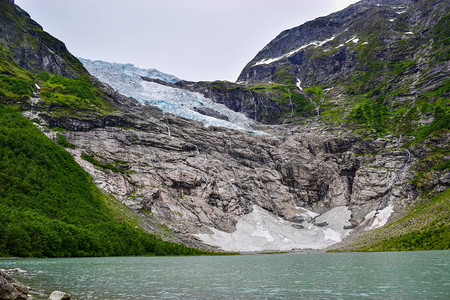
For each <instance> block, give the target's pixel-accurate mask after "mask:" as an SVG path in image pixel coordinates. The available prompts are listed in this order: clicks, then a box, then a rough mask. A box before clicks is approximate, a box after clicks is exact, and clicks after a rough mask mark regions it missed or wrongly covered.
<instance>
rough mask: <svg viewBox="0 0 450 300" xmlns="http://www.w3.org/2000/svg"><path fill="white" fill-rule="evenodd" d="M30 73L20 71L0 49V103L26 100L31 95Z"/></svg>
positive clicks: (31, 81)
mask: <svg viewBox="0 0 450 300" xmlns="http://www.w3.org/2000/svg"><path fill="white" fill-rule="evenodd" d="M33 82H34V80H33V78H32V76H31V73H30V72H28V71H27V70H25V69H22V68H21V67H19V65H17V64H16V63H15V62H14V60H13V59H12V58H11V57H10V56H9V55H8V52H7V51H6V49H4V48H3V47H0V103H7V102H10V101H14V102H18V101H24V100H27V99H28V98H29V97H30V96H31V95H32V94H33V91H34V90H33V85H34V84H33Z"/></svg>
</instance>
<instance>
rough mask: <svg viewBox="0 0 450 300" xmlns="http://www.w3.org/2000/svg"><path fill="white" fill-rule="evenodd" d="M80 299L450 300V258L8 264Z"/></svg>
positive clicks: (25, 278) (42, 288)
mask: <svg viewBox="0 0 450 300" xmlns="http://www.w3.org/2000/svg"><path fill="white" fill-rule="evenodd" d="M0 268H2V269H13V268H20V269H22V270H23V271H26V272H23V271H21V272H17V271H11V274H12V275H13V276H14V277H15V278H17V279H18V280H20V281H22V282H23V283H25V284H26V285H28V286H31V287H33V288H35V289H36V291H34V293H37V295H35V297H37V299H46V298H48V295H49V294H50V293H51V292H52V291H54V290H62V291H64V292H67V293H69V294H71V295H72V299H102V300H104V299H408V300H409V299H450V251H424V252H386V253H336V254H334V253H333V254H279V255H241V256H224V257H218V256H214V257H206V256H204V257H107V258H56V259H5V260H0Z"/></svg>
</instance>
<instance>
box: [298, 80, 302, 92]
mask: <svg viewBox="0 0 450 300" xmlns="http://www.w3.org/2000/svg"><path fill="white" fill-rule="evenodd" d="M301 84H302V81H301V80H300V78H297V87H298V89H299V90H300V91H303V88H302V86H301Z"/></svg>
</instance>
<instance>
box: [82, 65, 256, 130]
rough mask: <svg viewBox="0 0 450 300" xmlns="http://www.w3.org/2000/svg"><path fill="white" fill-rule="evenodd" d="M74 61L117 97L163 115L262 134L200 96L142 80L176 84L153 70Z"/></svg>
mask: <svg viewBox="0 0 450 300" xmlns="http://www.w3.org/2000/svg"><path fill="white" fill-rule="evenodd" d="M78 59H79V60H80V61H81V62H82V64H83V65H84V67H85V68H86V69H87V70H88V71H89V73H91V74H92V75H94V76H95V77H97V78H98V79H99V80H100V81H102V82H104V83H107V84H109V85H110V86H111V87H112V88H113V89H115V90H116V91H118V92H119V93H121V94H123V95H125V96H128V97H133V98H135V99H136V100H138V101H140V102H142V103H146V104H150V105H154V106H157V107H159V108H160V109H161V110H162V111H163V112H167V113H171V114H174V115H176V116H180V117H183V118H186V119H191V120H194V121H198V122H201V123H203V124H204V125H205V126H220V127H226V128H230V129H235V130H240V131H246V132H248V133H251V134H256V135H258V134H262V133H260V132H258V131H255V130H253V128H254V126H255V125H256V123H255V121H254V120H251V119H249V118H247V117H246V116H245V115H243V114H242V113H238V112H235V111H233V110H231V109H229V108H227V107H226V106H225V105H223V104H219V103H216V102H214V101H213V100H211V99H209V98H206V97H204V96H203V95H201V94H200V93H195V92H190V91H186V90H183V89H178V88H174V87H170V86H165V85H161V84H158V83H156V82H149V81H145V80H143V79H142V77H148V78H153V79H159V80H162V81H165V82H168V83H175V82H177V81H180V79H178V78H177V77H175V76H173V75H170V74H166V73H163V72H160V71H158V70H155V69H141V68H138V67H135V66H134V65H133V64H120V63H110V62H104V61H100V60H96V61H92V60H89V59H85V58H78ZM198 108H203V109H211V110H214V111H216V112H218V113H219V114H220V115H223V116H226V117H227V119H228V120H223V119H218V118H214V117H211V116H206V115H203V114H201V113H199V112H197V111H196V109H198Z"/></svg>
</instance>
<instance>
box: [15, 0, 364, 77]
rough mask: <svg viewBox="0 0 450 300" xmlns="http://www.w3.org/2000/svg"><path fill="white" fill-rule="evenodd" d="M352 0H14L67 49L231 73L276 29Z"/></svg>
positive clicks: (171, 69)
mask: <svg viewBox="0 0 450 300" xmlns="http://www.w3.org/2000/svg"><path fill="white" fill-rule="evenodd" d="M355 2H357V0H127V1H124V0H120V1H119V0H16V1H15V3H16V4H18V5H19V6H20V7H22V8H23V9H25V10H26V11H27V12H28V13H29V14H30V15H31V17H32V18H33V19H34V20H35V21H37V22H38V23H39V24H41V25H42V26H43V27H44V30H46V31H47V32H49V33H50V34H52V35H53V36H55V37H57V38H59V39H60V40H62V41H63V42H64V43H65V44H66V46H67V47H68V49H69V51H70V52H72V54H74V55H76V56H80V57H84V58H89V59H94V60H95V59H100V60H104V61H110V62H119V63H133V64H134V65H136V66H138V67H142V68H155V69H158V70H160V71H162V72H166V73H170V74H173V75H175V76H177V77H179V78H182V79H185V80H193V81H199V80H216V79H221V80H229V81H235V80H236V79H237V76H238V75H239V73H240V71H241V70H242V69H243V68H244V66H245V64H246V63H248V62H249V61H250V60H251V59H252V58H253V57H254V56H255V55H256V54H257V53H258V51H259V50H261V49H262V48H263V47H264V46H265V45H266V44H267V43H268V42H270V41H271V40H272V39H273V38H275V36H276V35H278V34H279V33H280V32H281V31H283V30H285V29H288V28H292V27H295V26H298V25H301V24H303V23H305V22H306V21H309V20H312V19H315V18H317V17H320V16H325V15H328V14H330V13H332V12H335V11H338V10H340V9H343V8H345V7H347V6H348V5H350V4H352V3H355Z"/></svg>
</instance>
